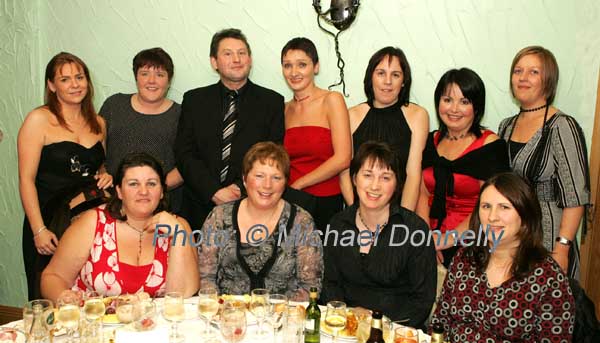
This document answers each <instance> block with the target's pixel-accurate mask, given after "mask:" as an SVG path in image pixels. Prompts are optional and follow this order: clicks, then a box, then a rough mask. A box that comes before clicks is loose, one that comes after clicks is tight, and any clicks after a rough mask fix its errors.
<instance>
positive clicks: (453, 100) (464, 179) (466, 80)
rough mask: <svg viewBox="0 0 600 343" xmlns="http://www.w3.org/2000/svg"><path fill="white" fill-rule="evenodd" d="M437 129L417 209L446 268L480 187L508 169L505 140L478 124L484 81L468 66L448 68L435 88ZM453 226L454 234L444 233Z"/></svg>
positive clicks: (429, 148)
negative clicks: (432, 237)
mask: <svg viewBox="0 0 600 343" xmlns="http://www.w3.org/2000/svg"><path fill="white" fill-rule="evenodd" d="M435 103H436V105H437V107H436V114H437V119H438V124H439V130H437V131H433V132H431V133H430V134H429V137H428V138H427V143H426V145H425V150H424V151H423V161H422V166H423V180H422V182H421V192H420V194H419V202H418V204H417V213H418V214H419V215H420V216H421V218H423V219H425V220H426V221H428V222H429V225H430V226H431V229H432V230H439V232H441V233H442V237H439V236H438V235H436V249H438V261H439V262H443V264H444V266H445V267H446V268H447V267H448V265H450V262H451V261H452V256H454V254H455V253H456V250H457V249H458V247H457V246H455V241H456V238H457V237H460V235H461V234H462V232H464V231H465V230H467V227H468V224H469V216H470V215H471V212H472V211H473V207H474V206H475V203H476V202H477V196H478V194H479V188H480V187H481V185H482V184H483V181H485V180H486V179H488V178H489V177H491V176H492V175H494V174H496V173H498V172H502V171H508V157H507V155H506V154H507V152H506V143H505V142H504V141H503V140H501V139H498V136H496V135H495V134H494V133H493V132H492V131H490V130H487V129H485V128H484V127H483V126H481V124H480V123H481V120H482V118H483V114H484V112H485V85H484V84H483V81H482V80H481V78H480V77H479V75H477V74H476V73H475V72H474V71H472V70H471V69H468V68H461V69H452V70H449V71H447V72H446V73H445V74H444V75H443V76H442V78H441V79H440V81H439V82H438V84H437V87H436V88H435ZM452 230H455V231H454V232H456V234H457V235H456V236H453V235H451V234H447V232H451V231H452Z"/></svg>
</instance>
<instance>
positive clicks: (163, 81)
mask: <svg viewBox="0 0 600 343" xmlns="http://www.w3.org/2000/svg"><path fill="white" fill-rule="evenodd" d="M135 80H136V85H137V89H138V96H139V97H140V98H141V99H142V100H143V101H145V102H147V103H157V102H161V101H163V100H164V99H165V97H166V96H167V91H168V90H169V74H168V73H167V71H166V70H164V69H163V68H162V67H159V68H156V67H152V66H143V67H141V68H139V69H138V71H137V73H136V76H135Z"/></svg>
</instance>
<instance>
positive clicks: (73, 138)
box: [17, 52, 112, 299]
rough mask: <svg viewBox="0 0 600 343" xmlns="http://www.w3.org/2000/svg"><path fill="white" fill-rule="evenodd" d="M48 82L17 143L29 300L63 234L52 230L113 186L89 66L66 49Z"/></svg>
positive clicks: (53, 64)
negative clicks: (63, 208) (41, 102)
mask: <svg viewBox="0 0 600 343" xmlns="http://www.w3.org/2000/svg"><path fill="white" fill-rule="evenodd" d="M45 80H46V87H45V102H46V103H45V105H43V106H41V107H38V108H36V109H34V110H33V111H31V112H30V113H29V114H28V115H27V117H26V118H25V121H24V122H23V125H22V126H21V129H20V130H19V137H18V142H17V144H18V156H19V190H20V193H21V202H22V203H23V209H24V210H25V220H24V223H23V261H24V263H25V273H26V276H27V290H28V297H29V299H32V298H36V297H39V274H40V273H41V271H42V269H43V267H44V266H45V264H47V262H48V261H49V259H50V257H51V256H52V254H53V253H54V251H55V249H56V245H57V244H58V239H59V238H60V232H56V233H55V232H52V231H51V230H50V229H49V228H60V227H64V224H65V223H58V222H57V220H58V221H61V220H62V221H65V220H69V219H70V218H69V208H73V207H75V206H76V205H77V204H79V203H81V202H85V201H86V200H89V199H90V198H92V199H97V200H98V201H102V198H103V197H102V193H103V192H102V191H101V190H103V189H106V188H108V187H110V186H112V177H111V176H110V175H109V174H107V173H106V172H105V171H104V167H103V164H104V158H105V156H104V137H105V124H104V120H102V118H100V117H99V116H98V115H97V114H96V111H95V110H94V106H93V103H92V97H93V86H92V82H91V80H90V76H89V71H88V69H87V66H86V65H85V63H83V61H82V60H81V59H79V58H78V57H76V56H74V55H72V54H69V53H65V52H62V53H59V54H58V55H56V56H54V57H53V58H52V59H51V60H50V62H49V63H48V65H47V66H46V75H45ZM82 190H86V191H85V192H83V193H82ZM99 193H100V194H99ZM61 206H67V218H66V219H65V218H56V217H57V216H55V215H54V214H55V213H60V212H61ZM74 210H75V209H74ZM63 212H64V211H63ZM57 234H58V236H57Z"/></svg>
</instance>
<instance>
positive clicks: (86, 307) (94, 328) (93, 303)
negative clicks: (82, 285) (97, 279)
mask: <svg viewBox="0 0 600 343" xmlns="http://www.w3.org/2000/svg"><path fill="white" fill-rule="evenodd" d="M84 300H85V302H84V303H83V313H85V319H86V320H87V326H88V327H87V329H88V330H87V333H88V338H89V339H90V340H91V341H93V342H96V341H99V342H102V317H103V316H104V311H105V310H106V308H105V306H104V301H103V297H102V294H100V293H98V292H96V291H88V292H86V293H85V295H84Z"/></svg>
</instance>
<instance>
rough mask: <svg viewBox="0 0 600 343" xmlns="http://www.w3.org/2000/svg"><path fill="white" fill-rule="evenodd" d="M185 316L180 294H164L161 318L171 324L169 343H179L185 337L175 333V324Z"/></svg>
mask: <svg viewBox="0 0 600 343" xmlns="http://www.w3.org/2000/svg"><path fill="white" fill-rule="evenodd" d="M184 316H185V308H184V307H183V295H182V294H181V292H168V293H167V294H165V301H164V304H163V317H164V318H165V319H166V320H168V321H169V322H171V332H170V334H169V342H172V343H175V342H181V341H183V340H184V338H185V337H183V335H181V334H179V332H178V331H177V323H178V322H180V321H182V320H183V318H184Z"/></svg>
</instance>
